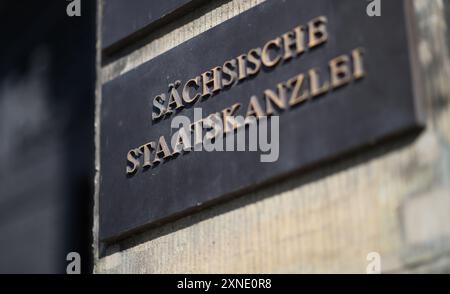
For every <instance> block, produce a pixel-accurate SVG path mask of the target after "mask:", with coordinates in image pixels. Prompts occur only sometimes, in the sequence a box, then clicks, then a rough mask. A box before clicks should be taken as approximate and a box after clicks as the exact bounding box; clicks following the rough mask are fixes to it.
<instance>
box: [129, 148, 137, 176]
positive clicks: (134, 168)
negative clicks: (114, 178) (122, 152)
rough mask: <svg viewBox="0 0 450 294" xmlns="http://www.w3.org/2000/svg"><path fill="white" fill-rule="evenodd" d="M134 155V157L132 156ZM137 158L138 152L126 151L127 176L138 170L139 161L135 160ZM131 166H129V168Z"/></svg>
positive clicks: (135, 150) (133, 150) (134, 150)
mask: <svg viewBox="0 0 450 294" xmlns="http://www.w3.org/2000/svg"><path fill="white" fill-rule="evenodd" d="M133 153H134V155H133ZM138 157H139V150H138V149H132V150H130V151H128V154H127V175H131V174H134V173H135V172H136V171H137V170H138V168H139V160H138V159H137V158H138ZM130 164H131V166H130Z"/></svg>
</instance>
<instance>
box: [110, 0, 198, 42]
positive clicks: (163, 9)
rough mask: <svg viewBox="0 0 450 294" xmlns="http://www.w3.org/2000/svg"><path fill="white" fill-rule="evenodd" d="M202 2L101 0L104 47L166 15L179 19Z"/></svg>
mask: <svg viewBox="0 0 450 294" xmlns="http://www.w3.org/2000/svg"><path fill="white" fill-rule="evenodd" d="M200 2H201V0H132V1H126V0H125V1H124V0H106V1H102V4H103V15H102V47H103V48H107V47H109V46H111V45H113V44H115V43H116V42H118V41H121V40H122V39H124V38H128V37H130V36H133V35H135V34H138V33H139V32H141V31H142V30H144V29H146V28H147V27H148V26H152V25H154V24H156V23H158V22H161V21H163V20H164V19H165V18H171V19H173V18H176V17H177V16H178V15H181V14H182V13H184V12H185V11H187V10H189V9H191V8H194V7H195V6H196V5H198V4H199V3H200ZM171 16H172V17H171Z"/></svg>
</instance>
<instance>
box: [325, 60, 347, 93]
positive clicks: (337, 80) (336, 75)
mask: <svg viewBox="0 0 450 294" xmlns="http://www.w3.org/2000/svg"><path fill="white" fill-rule="evenodd" d="M349 63H350V58H349V57H348V56H347V55H341V56H338V57H336V58H334V59H332V60H331V61H330V76H331V86H332V87H333V88H334V89H336V88H339V87H342V86H343V85H345V84H348V83H349V82H350V81H351V80H352V72H351V69H350V65H349Z"/></svg>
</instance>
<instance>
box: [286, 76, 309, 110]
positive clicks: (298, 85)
mask: <svg viewBox="0 0 450 294" xmlns="http://www.w3.org/2000/svg"><path fill="white" fill-rule="evenodd" d="M304 81H305V75H304V74H299V75H297V76H296V77H295V78H292V79H290V80H289V81H288V82H287V84H288V86H289V87H290V88H292V93H291V97H290V99H289V106H291V107H292V106H295V105H297V104H299V103H302V102H303V101H305V100H307V99H308V98H309V92H308V90H305V91H304V92H303V93H301V90H302V86H303V84H304Z"/></svg>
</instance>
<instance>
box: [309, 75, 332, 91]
mask: <svg viewBox="0 0 450 294" xmlns="http://www.w3.org/2000/svg"><path fill="white" fill-rule="evenodd" d="M309 82H310V88H311V96H312V97H317V96H320V95H323V94H325V93H326V92H328V90H329V88H330V86H329V82H328V81H325V82H324V83H323V84H322V85H320V77H319V69H317V68H313V69H310V70H309Z"/></svg>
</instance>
